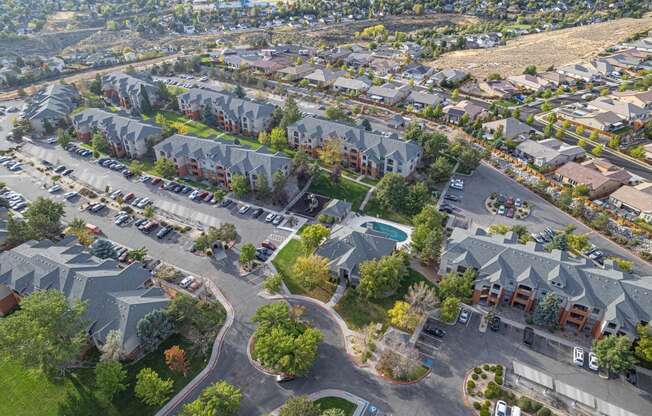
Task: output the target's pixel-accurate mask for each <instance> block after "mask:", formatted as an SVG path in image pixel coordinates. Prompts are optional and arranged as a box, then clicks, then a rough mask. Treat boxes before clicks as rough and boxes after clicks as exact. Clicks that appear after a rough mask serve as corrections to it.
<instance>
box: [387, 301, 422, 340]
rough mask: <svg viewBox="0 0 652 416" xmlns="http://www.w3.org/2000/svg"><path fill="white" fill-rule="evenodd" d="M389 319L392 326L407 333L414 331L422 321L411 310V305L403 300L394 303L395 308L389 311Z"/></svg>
mask: <svg viewBox="0 0 652 416" xmlns="http://www.w3.org/2000/svg"><path fill="white" fill-rule="evenodd" d="M387 317H388V318H389V323H390V324H392V325H393V326H395V327H396V328H399V329H402V330H404V331H406V332H412V331H414V329H415V328H416V327H417V325H418V323H419V319H420V315H419V314H418V313H417V312H416V311H415V310H413V309H412V308H410V304H409V303H407V302H405V301H402V300H397V301H396V302H394V307H392V308H391V309H390V310H388V311H387Z"/></svg>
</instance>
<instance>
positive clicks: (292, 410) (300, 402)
mask: <svg viewBox="0 0 652 416" xmlns="http://www.w3.org/2000/svg"><path fill="white" fill-rule="evenodd" d="M279 416H321V409H320V408H319V405H318V404H316V403H315V402H313V401H312V400H310V399H309V398H308V396H294V397H290V398H289V399H288V400H287V401H286V402H285V404H284V405H283V407H281V410H280V411H279Z"/></svg>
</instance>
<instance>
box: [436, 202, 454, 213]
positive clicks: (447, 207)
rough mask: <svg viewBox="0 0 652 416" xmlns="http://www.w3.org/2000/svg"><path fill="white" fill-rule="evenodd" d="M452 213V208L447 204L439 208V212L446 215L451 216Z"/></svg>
mask: <svg viewBox="0 0 652 416" xmlns="http://www.w3.org/2000/svg"><path fill="white" fill-rule="evenodd" d="M453 211H454V209H453V207H452V206H450V205H448V204H441V205H440V206H439V212H445V213H447V214H452V213H453Z"/></svg>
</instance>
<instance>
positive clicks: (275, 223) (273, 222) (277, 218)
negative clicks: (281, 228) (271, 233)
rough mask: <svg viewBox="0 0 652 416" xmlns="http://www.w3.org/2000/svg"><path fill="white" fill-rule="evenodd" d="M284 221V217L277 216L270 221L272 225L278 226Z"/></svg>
mask: <svg viewBox="0 0 652 416" xmlns="http://www.w3.org/2000/svg"><path fill="white" fill-rule="evenodd" d="M284 219H285V217H284V216H282V215H280V214H279V215H277V216H276V217H274V220H273V221H272V224H274V225H279V224H280V223H281V222H283V220H284Z"/></svg>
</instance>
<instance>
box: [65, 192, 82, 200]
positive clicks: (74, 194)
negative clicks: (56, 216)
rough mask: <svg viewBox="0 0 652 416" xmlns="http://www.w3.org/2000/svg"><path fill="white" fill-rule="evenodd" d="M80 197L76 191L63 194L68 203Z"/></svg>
mask: <svg viewBox="0 0 652 416" xmlns="http://www.w3.org/2000/svg"><path fill="white" fill-rule="evenodd" d="M78 195H79V193H77V192H75V191H71V192H66V193H65V194H63V197H64V198H65V199H66V200H67V201H70V200H71V199H74V198H76V197H77V196H78Z"/></svg>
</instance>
